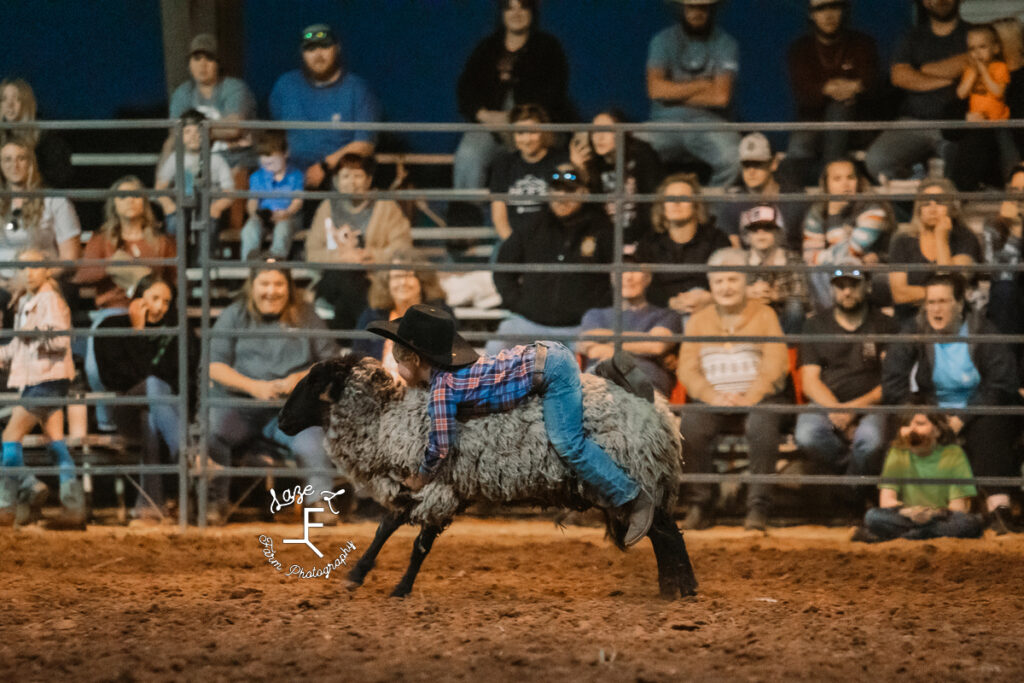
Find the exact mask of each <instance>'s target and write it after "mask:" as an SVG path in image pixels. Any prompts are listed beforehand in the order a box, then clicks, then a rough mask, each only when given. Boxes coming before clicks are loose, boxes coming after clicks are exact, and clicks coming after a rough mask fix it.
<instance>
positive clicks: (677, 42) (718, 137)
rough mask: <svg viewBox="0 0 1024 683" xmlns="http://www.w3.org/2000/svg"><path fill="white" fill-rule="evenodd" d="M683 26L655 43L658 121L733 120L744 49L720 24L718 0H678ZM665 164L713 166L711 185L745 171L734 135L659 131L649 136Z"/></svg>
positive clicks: (652, 85)
mask: <svg viewBox="0 0 1024 683" xmlns="http://www.w3.org/2000/svg"><path fill="white" fill-rule="evenodd" d="M669 4H671V5H672V7H673V9H674V10H675V13H676V19H677V23H676V24H675V25H674V26H670V27H668V28H666V29H664V30H662V31H660V32H659V33H657V34H656V35H655V36H654V38H652V39H651V43H650V47H649V48H648V52H647V95H648V97H650V98H651V121H652V122H653V123H709V122H710V123H718V122H725V121H726V120H727V119H728V118H729V116H730V112H729V110H730V108H731V105H732V96H733V89H734V82H735V80H736V74H737V72H738V71H739V47H738V45H737V44H736V40H735V39H733V37H732V36H730V35H729V34H727V33H725V32H724V31H722V30H721V29H720V28H718V27H717V26H715V9H716V7H715V6H716V5H717V4H718V0H673V1H672V2H670V3H669ZM643 137H644V138H645V139H646V140H647V142H648V143H650V145H651V146H652V147H654V151H656V152H657V153H658V156H659V157H660V158H661V160H662V161H666V162H678V161H682V160H685V159H687V158H688V157H697V158H698V159H700V160H701V161H703V162H704V163H706V164H707V165H708V166H710V167H711V179H710V180H709V181H708V184H709V185H713V186H716V187H725V186H726V185H729V184H730V183H731V182H732V181H733V180H735V179H736V176H737V174H738V173H739V170H740V169H739V159H738V158H737V156H736V147H737V145H738V144H739V135H737V134H736V133H733V132H711V131H703V132H700V133H683V132H675V131H672V132H668V131H666V132H657V133H648V134H645V135H644V136H643Z"/></svg>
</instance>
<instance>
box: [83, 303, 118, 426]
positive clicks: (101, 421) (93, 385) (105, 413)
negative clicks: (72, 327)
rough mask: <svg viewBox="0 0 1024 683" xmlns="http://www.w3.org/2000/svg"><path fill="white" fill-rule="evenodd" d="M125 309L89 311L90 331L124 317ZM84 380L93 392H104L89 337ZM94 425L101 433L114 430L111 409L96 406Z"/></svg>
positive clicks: (94, 344) (93, 346)
mask: <svg viewBox="0 0 1024 683" xmlns="http://www.w3.org/2000/svg"><path fill="white" fill-rule="evenodd" d="M127 312H128V309H127V308H102V309H100V310H98V311H90V312H89V318H91V319H92V329H94V330H95V329H96V328H97V327H99V326H100V323H101V322H103V321H104V320H106V319H107V318H109V317H111V316H114V315H124V314H125V313H127ZM85 378H86V379H87V380H88V381H89V388H90V389H92V390H93V391H106V390H107V389H106V387H104V386H103V380H102V379H100V366H99V365H97V363H96V337H89V339H88V341H87V342H86V347H85ZM96 424H97V425H99V428H100V429H102V430H103V431H107V432H112V431H114V429H116V426H115V425H114V416H113V414H112V411H111V409H110V408H109V407H108V406H106V405H104V404H102V403H97V404H96Z"/></svg>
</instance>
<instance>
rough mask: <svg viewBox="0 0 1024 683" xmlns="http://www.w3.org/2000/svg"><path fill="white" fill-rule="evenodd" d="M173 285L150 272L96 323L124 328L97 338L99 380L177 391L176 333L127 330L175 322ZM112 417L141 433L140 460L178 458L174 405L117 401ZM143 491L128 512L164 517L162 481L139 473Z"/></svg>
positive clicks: (127, 388)
mask: <svg viewBox="0 0 1024 683" xmlns="http://www.w3.org/2000/svg"><path fill="white" fill-rule="evenodd" d="M174 291H175V290H174V285H173V284H172V283H170V282H168V281H167V280H165V279H164V277H163V276H162V275H159V274H153V275H147V276H146V277H144V278H142V279H141V280H139V282H138V283H137V284H136V285H135V287H134V289H133V290H132V294H131V296H132V299H131V302H130V303H129V305H128V312H127V313H126V314H123V315H113V316H110V317H108V318H105V319H104V320H103V321H101V322H100V324H99V325H98V326H97V327H100V328H104V329H123V330H125V336H123V337H97V338H96V345H95V349H96V365H97V367H98V369H99V374H100V379H101V380H102V381H103V386H104V387H106V388H107V389H108V390H111V391H117V392H119V393H123V394H127V395H129V396H146V397H149V398H153V397H160V396H171V395H173V394H175V393H177V392H178V389H179V387H178V337H177V335H174V334H167V335H163V336H159V337H157V336H137V335H131V334H129V333H128V332H127V330H146V329H154V328H161V327H173V326H174V325H175V324H176V323H177V314H176V313H175V307H174ZM114 415H115V417H114V421H115V423H116V424H117V426H118V428H119V429H120V430H122V431H124V432H127V433H131V434H138V435H139V436H140V437H141V439H142V458H141V460H142V462H141V464H143V465H159V464H161V463H163V462H165V459H164V458H162V457H161V452H162V451H164V450H166V451H167V454H168V457H167V459H166V462H170V463H174V462H177V460H178V455H179V448H180V444H179V443H178V428H179V422H180V419H181V418H180V416H179V414H178V406H177V405H174V404H172V403H162V402H153V403H151V404H149V405H147V406H144V407H139V406H120V407H118V408H116V409H115V410H114ZM139 479H140V488H141V493H140V495H139V497H138V499H137V500H136V503H135V509H134V510H133V512H132V516H133V518H134V519H135V520H137V521H138V522H139V523H142V524H150V523H158V522H160V521H163V520H164V519H165V514H166V512H167V510H166V508H165V506H164V498H165V496H164V487H163V484H162V479H163V478H162V477H161V476H160V475H151V474H149V475H147V474H142V475H140V476H139Z"/></svg>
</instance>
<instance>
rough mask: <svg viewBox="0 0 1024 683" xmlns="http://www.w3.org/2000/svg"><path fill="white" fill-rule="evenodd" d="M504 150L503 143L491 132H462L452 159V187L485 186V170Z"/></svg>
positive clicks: (467, 188) (459, 188)
mask: <svg viewBox="0 0 1024 683" xmlns="http://www.w3.org/2000/svg"><path fill="white" fill-rule="evenodd" d="M505 151H507V148H506V147H505V145H503V144H502V143H501V141H499V140H498V139H496V138H495V136H494V135H493V134H491V133H488V132H480V131H468V132H466V133H464V134H463V136H462V139H461V140H459V146H458V147H457V148H456V149H455V158H454V160H453V161H452V185H453V187H454V188H455V189H457V190H471V189H477V188H481V187H487V171H488V169H490V167H491V164H492V163H494V160H495V159H497V158H498V157H499V156H501V154H502V152H505Z"/></svg>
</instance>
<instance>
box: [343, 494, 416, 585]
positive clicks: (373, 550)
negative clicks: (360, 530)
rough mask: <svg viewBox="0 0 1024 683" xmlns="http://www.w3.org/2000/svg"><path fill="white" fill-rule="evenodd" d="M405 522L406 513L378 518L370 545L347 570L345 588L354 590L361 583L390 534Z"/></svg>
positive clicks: (389, 514) (393, 513)
mask: <svg viewBox="0 0 1024 683" xmlns="http://www.w3.org/2000/svg"><path fill="white" fill-rule="evenodd" d="M405 522H406V514H405V513H398V512H392V513H388V514H387V515H385V516H384V517H383V519H381V520H380V524H379V525H378V526H377V533H376V534H375V535H374V537H373V542H372V543H370V547H369V548H367V549H366V552H365V553H363V556H362V557H360V558H359V561H358V562H356V566H354V567H352V569H351V571H349V573H348V581H347V582H346V584H345V586H346V588H348V589H349V590H355V589H356V588H359V587H360V586H362V585H363V581H364V580H365V579H366V575H367V574H369V573H370V570H371V569H373V565H374V564H375V563H376V562H377V554H378V553H380V549H381V548H383V547H384V544H385V543H386V542H387V540H388V539H389V538H391V534H393V533H395V531H396V530H397V529H398V527H400V526H402V525H403V524H405Z"/></svg>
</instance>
